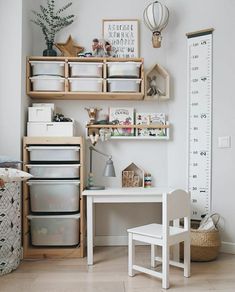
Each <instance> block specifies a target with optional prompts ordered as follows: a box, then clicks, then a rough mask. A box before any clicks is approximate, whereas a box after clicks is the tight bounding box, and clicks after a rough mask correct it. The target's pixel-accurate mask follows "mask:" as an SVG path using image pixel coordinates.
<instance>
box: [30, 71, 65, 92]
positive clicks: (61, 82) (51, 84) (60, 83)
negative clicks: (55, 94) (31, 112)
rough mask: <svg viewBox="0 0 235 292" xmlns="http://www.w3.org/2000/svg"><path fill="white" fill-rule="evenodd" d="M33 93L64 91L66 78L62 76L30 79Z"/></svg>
mask: <svg viewBox="0 0 235 292" xmlns="http://www.w3.org/2000/svg"><path fill="white" fill-rule="evenodd" d="M29 79H30V80H31V84H32V90H33V91H64V90H65V78H63V77H60V76H47V75H40V76H34V77H30V78H29Z"/></svg>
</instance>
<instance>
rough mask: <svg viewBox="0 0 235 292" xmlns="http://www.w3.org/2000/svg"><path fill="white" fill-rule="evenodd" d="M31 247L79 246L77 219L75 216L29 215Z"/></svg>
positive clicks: (76, 215) (77, 216) (77, 215)
mask: <svg viewBox="0 0 235 292" xmlns="http://www.w3.org/2000/svg"><path fill="white" fill-rule="evenodd" d="M27 218H28V219H29V220H30V231H31V240H32V245H36V246H73V245H77V244H79V230H80V228H79V223H80V222H79V221H80V220H79V218H80V214H75V215H47V216H46V215H38V216H36V215H30V216H27Z"/></svg>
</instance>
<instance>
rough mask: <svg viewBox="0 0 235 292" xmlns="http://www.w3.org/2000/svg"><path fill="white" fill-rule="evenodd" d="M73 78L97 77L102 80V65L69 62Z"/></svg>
mask: <svg viewBox="0 0 235 292" xmlns="http://www.w3.org/2000/svg"><path fill="white" fill-rule="evenodd" d="M69 68H70V76H71V77H95V78H102V68H103V64H102V63H92V62H69Z"/></svg>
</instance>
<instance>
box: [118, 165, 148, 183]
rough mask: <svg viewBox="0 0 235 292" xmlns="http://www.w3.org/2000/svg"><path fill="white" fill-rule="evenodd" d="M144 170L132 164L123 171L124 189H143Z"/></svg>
mask: <svg viewBox="0 0 235 292" xmlns="http://www.w3.org/2000/svg"><path fill="white" fill-rule="evenodd" d="M143 186H144V170H143V169H141V168H140V167H138V166H137V165H136V164H135V163H131V164H130V165H128V166H127V167H126V168H125V169H124V170H123V171H122V187H124V188H128V187H143Z"/></svg>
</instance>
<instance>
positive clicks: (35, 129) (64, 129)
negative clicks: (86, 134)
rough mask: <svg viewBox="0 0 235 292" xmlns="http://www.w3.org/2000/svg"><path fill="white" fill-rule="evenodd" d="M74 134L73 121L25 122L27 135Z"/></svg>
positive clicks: (67, 135) (63, 135)
mask: <svg viewBox="0 0 235 292" xmlns="http://www.w3.org/2000/svg"><path fill="white" fill-rule="evenodd" d="M73 135H74V123H73V122H54V123H46V122H34V123H27V136H28V137H61V136H62V137H72V136H73Z"/></svg>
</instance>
